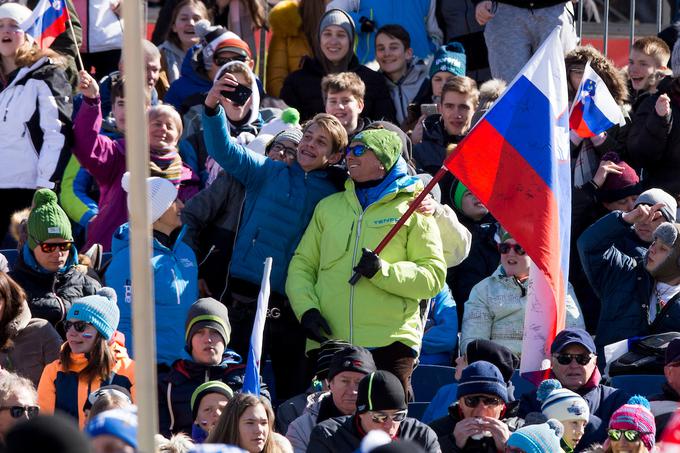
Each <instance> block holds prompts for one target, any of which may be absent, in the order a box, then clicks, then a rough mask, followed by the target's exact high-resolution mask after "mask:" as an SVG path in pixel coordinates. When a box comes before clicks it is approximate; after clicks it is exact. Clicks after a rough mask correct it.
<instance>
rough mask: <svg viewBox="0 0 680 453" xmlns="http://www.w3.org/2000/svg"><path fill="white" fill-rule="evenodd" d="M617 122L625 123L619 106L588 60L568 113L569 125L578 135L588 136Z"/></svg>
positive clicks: (621, 124)
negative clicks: (569, 113)
mask: <svg viewBox="0 0 680 453" xmlns="http://www.w3.org/2000/svg"><path fill="white" fill-rule="evenodd" d="M617 124H618V125H619V126H623V125H624V124H626V120H625V118H624V117H623V112H622V111H621V107H620V106H619V105H618V104H617V103H616V101H615V100H614V98H613V97H612V95H611V93H610V92H609V90H608V89H607V85H605V83H604V81H603V80H602V79H601V78H600V76H599V75H597V73H596V72H595V71H594V70H593V68H592V67H591V66H590V61H589V62H588V63H586V67H585V68H584V69H583V78H582V79H581V85H580V86H579V87H578V92H577V94H576V98H575V99H574V103H573V105H572V108H571V115H569V126H570V127H571V129H572V130H573V131H574V132H576V134H577V135H578V136H579V137H582V138H589V137H594V136H595V135H598V134H600V133H602V132H604V131H606V130H607V129H609V128H611V127H612V126H615V125H617Z"/></svg>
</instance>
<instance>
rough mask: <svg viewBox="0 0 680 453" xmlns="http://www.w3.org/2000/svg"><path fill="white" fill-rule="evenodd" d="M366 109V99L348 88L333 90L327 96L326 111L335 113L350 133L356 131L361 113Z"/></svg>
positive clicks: (330, 113)
mask: <svg viewBox="0 0 680 453" xmlns="http://www.w3.org/2000/svg"><path fill="white" fill-rule="evenodd" d="M363 110H364V101H363V100H361V99H357V98H356V97H355V96H354V95H353V94H352V93H351V92H349V91H347V90H343V91H337V92H332V91H329V92H328V95H327V96H326V113H328V114H329V115H333V116H334V117H336V118H337V119H338V121H340V124H342V125H343V126H344V127H345V130H346V131H347V133H348V134H350V133H352V132H354V129H356V127H357V123H358V122H359V115H361V112H362V111H363Z"/></svg>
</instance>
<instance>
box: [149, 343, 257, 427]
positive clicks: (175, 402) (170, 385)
mask: <svg viewBox="0 0 680 453" xmlns="http://www.w3.org/2000/svg"><path fill="white" fill-rule="evenodd" d="M222 359H223V360H222V363H220V364H219V365H214V366H209V365H201V364H199V363H196V362H194V361H193V360H177V361H176V362H175V363H173V364H172V368H171V369H170V371H169V372H166V373H162V374H160V375H159V376H158V404H159V416H158V418H159V426H160V433H161V434H163V435H164V436H169V435H170V434H171V433H172V434H176V433H179V432H184V433H187V434H191V425H192V424H193V422H194V419H195V417H194V418H192V410H191V397H192V395H193V394H194V392H195V391H196V389H197V388H198V387H199V386H200V385H201V384H204V383H206V382H208V381H220V382H223V383H225V384H226V385H228V386H229V388H230V389H231V390H233V391H234V392H238V391H239V390H241V388H242V387H243V379H244V375H245V371H246V366H245V365H244V364H242V363H241V357H240V356H239V355H238V354H236V353H235V352H234V351H231V350H229V349H227V350H226V351H225V352H224V356H223V357H222ZM260 392H261V393H262V395H264V396H266V397H267V398H269V392H268V391H267V387H266V385H265V384H264V383H262V387H261V390H260Z"/></svg>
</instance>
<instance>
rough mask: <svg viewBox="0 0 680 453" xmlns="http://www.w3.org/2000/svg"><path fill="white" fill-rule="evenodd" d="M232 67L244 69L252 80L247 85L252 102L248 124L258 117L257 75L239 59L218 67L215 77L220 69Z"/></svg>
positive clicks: (220, 71)
mask: <svg viewBox="0 0 680 453" xmlns="http://www.w3.org/2000/svg"><path fill="white" fill-rule="evenodd" d="M233 67H238V68H241V69H243V70H245V71H246V72H247V73H248V74H249V75H250V79H251V80H252V81H253V82H252V83H251V84H250V87H249V88H250V90H251V91H252V94H251V95H250V96H251V98H252V103H251V106H250V112H249V113H248V120H247V123H248V124H252V123H254V122H256V121H258V119H259V118H260V89H259V87H258V86H257V76H256V75H255V73H254V72H253V71H252V69H250V67H249V66H248V65H247V64H245V63H243V62H241V61H230V62H229V63H227V64H225V65H224V66H222V67H220V68H219V69H218V70H217V72H216V73H215V78H217V76H219V75H220V74H221V73H222V71H224V70H226V69H230V68H233ZM213 83H214V81H213ZM226 115H227V112H224V116H225V117H226Z"/></svg>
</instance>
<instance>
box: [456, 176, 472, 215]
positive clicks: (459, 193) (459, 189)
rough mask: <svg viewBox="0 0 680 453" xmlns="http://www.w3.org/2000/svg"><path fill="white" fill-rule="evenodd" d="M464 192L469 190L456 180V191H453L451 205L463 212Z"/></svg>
mask: <svg viewBox="0 0 680 453" xmlns="http://www.w3.org/2000/svg"><path fill="white" fill-rule="evenodd" d="M466 192H469V189H468V188H467V187H465V185H464V184H463V183H462V182H460V181H458V185H457V186H456V191H455V192H454V193H453V206H454V207H455V208H456V209H458V210H459V211H460V212H463V197H464V196H465V193H466Z"/></svg>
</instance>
